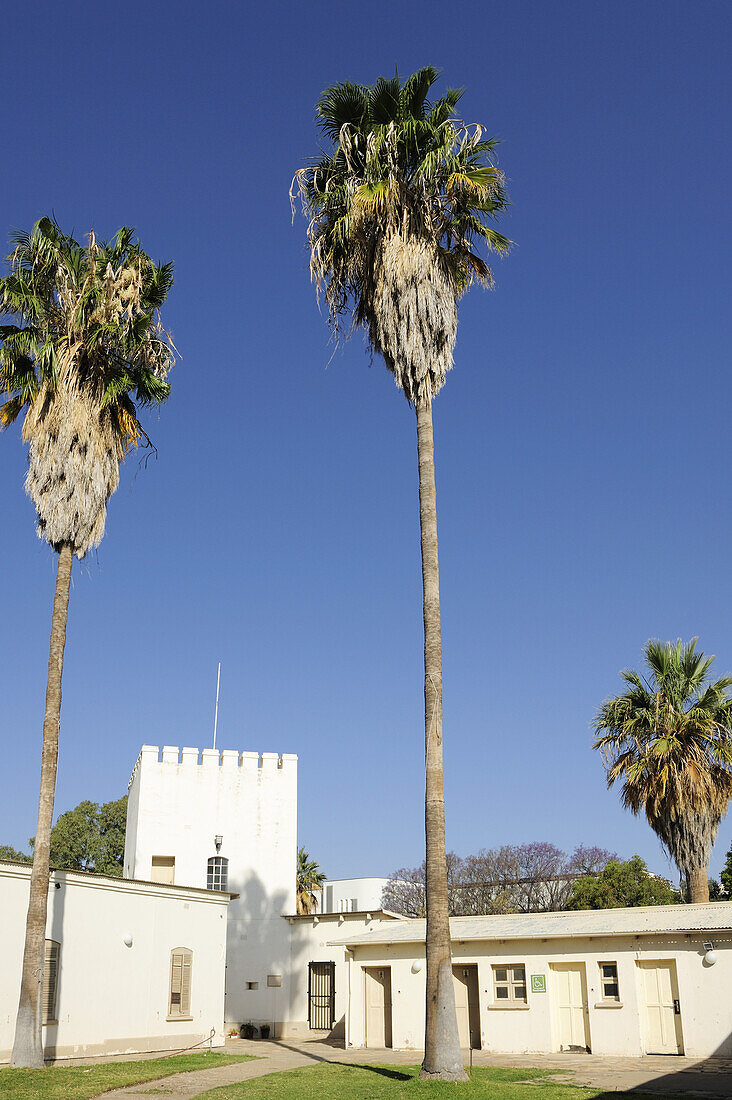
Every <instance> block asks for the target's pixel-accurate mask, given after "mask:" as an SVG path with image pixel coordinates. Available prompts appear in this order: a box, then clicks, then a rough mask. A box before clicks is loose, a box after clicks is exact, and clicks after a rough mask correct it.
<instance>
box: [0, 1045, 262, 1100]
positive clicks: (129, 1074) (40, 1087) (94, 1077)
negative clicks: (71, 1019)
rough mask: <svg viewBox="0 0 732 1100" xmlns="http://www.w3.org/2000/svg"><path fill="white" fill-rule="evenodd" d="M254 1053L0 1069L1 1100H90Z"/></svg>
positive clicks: (241, 1059)
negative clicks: (104, 1093)
mask: <svg viewBox="0 0 732 1100" xmlns="http://www.w3.org/2000/svg"><path fill="white" fill-rule="evenodd" d="M250 1058H252V1055H251V1054H219V1053H217V1052H216V1051H211V1053H210V1054H202V1053H196V1054H176V1055H174V1056H173V1057H170V1058H148V1059H146V1060H143V1061H136V1062H99V1063H97V1064H96V1065H92V1066H48V1067H47V1068H46V1069H10V1068H9V1067H7V1066H4V1067H2V1068H1V1069H0V1097H2V1100H89V1098H90V1097H92V1096H99V1095H100V1094H101V1093H103V1092H109V1091H110V1090H111V1089H120V1088H124V1086H125V1085H137V1084H142V1083H143V1082H145V1081H159V1080H161V1079H162V1078H164V1077H170V1075H171V1074H172V1073H187V1072H189V1071H190V1070H194V1069H215V1068H216V1066H227V1065H229V1064H230V1063H231V1062H247V1061H249V1059H250ZM148 1091H149V1093H150V1095H163V1094H164V1092H165V1086H164V1085H161V1086H160V1087H159V1088H151V1089H149V1090H148Z"/></svg>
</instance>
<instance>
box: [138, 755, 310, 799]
mask: <svg viewBox="0 0 732 1100" xmlns="http://www.w3.org/2000/svg"><path fill="white" fill-rule="evenodd" d="M168 764H173V765H176V766H181V767H183V768H184V769H187V768H203V769H206V770H207V771H211V770H214V769H221V771H223V772H231V771H233V770H234V769H239V770H240V774H241V773H251V774H252V775H255V774H260V773H263V774H271V773H275V772H280V773H283V774H291V773H292V772H293V771H294V772H295V774H296V773H297V755H296V754H295V753H287V752H286V753H282V754H280V753H277V752H262V753H259V752H252V751H242V750H240V749H223V750H221V751H219V749H197V748H189V747H184V748H182V749H179V748H178V746H177V745H163V747H162V749H161V748H160V747H159V746H158V745H143V746H142V748H141V749H140V754H139V756H138V757H137V760H136V762H135V766H134V768H133V769H132V775H131V776H130V781H129V783H128V785H127V788H128V790H129V788H130V787H131V786H132V784H133V782H134V780H135V777H136V775H137V774H138V772H139V771H140V769H141V768H143V767H148V766H149V765H159V766H161V767H164V766H165V765H168Z"/></svg>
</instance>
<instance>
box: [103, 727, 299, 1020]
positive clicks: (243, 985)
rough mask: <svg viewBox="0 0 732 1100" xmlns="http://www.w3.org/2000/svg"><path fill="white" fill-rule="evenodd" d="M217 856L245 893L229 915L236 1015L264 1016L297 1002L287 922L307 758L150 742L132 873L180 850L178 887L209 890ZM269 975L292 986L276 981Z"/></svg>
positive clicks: (141, 762)
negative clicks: (276, 1003) (292, 998)
mask: <svg viewBox="0 0 732 1100" xmlns="http://www.w3.org/2000/svg"><path fill="white" fill-rule="evenodd" d="M216 836H220V837H222V842H221V847H220V850H219V851H218V852H217V850H216V846H215V843H214V838H215V837H216ZM217 854H218V855H220V856H223V857H225V858H226V859H228V861H229V865H228V888H229V890H231V891H233V892H234V893H237V894H238V895H239V897H238V898H235V899H232V901H231V904H230V906H229V915H228V923H229V929H228V937H227V970H226V1020H227V1022H228V1023H231V1024H241V1023H246V1022H247V1021H248V1020H252V1021H254V1020H262V1021H264V1020H267V1019H268V1017H269V1015H270V1013H271V1011H272V1005H273V1000H275V999H276V998H277V997H281V998H282V999H284V1001H285V1003H286V1002H287V1000H288V999H289V957H290V945H289V926H288V925H287V923H286V922H285V921H283V920H282V919H281V918H282V915H283V914H289V913H293V912H294V911H295V876H296V863H297V757H296V756H292V755H287V754H286V755H284V756H279V755H278V754H277V753H263V754H262V755H261V756H260V754H259V753H256V752H243V753H240V752H239V751H238V750H224V751H223V752H221V753H220V752H218V751H217V750H213V749H204V750H203V751H202V752H199V750H198V749H196V748H184V749H182V750H180V751H179V750H178V748H177V747H170V746H166V747H164V748H163V750H162V753H161V752H160V751H159V749H158V748H157V746H151V745H143V747H142V751H141V752H140V756H139V757H138V760H137V763H136V765H135V768H134V770H133V773H132V778H131V780H130V798H129V803H128V811H127V842H126V845H125V876H131V877H136V878H150V876H151V874H152V858H153V856H173V857H175V882H176V884H179V885H185V886H199V887H205V886H206V870H207V864H208V860H209V858H210V857H212V856H216V855H217ZM268 975H277V976H280V977H281V980H282V986H281V987H271V986H268V985H267V977H268ZM250 982H256V983H257V988H256V989H248V988H247V984H248V983H250ZM274 988H277V993H276V994H275V993H274V992H273V989H274Z"/></svg>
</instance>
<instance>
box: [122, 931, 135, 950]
mask: <svg viewBox="0 0 732 1100" xmlns="http://www.w3.org/2000/svg"><path fill="white" fill-rule="evenodd" d="M122 943H123V944H124V945H125V947H132V944H133V939H132V933H130V932H128V933H127V935H126V936H125V937H124V938H123V940H122Z"/></svg>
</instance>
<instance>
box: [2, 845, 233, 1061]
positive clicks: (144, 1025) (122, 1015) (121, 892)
mask: <svg viewBox="0 0 732 1100" xmlns="http://www.w3.org/2000/svg"><path fill="white" fill-rule="evenodd" d="M29 882H30V866H27V865H21V864H14V863H4V862H0V913H1V914H2V933H3V935H2V964H1V965H0V1061H8V1060H9V1058H10V1052H11V1050H12V1045H13V1035H14V1031H15V1016H16V1012H17V1009H18V996H19V990H20V974H21V966H22V959H23V941H24V936H25V918H26V911H27V908H28V887H29ZM227 903H228V895H224V894H212V893H209V892H198V891H195V890H185V889H180V888H178V887H169V886H154V885H150V884H147V883H140V882H131V881H125V880H123V879H113V878H109V877H106V876H102V875H87V874H83V873H81V872H73V871H56V872H54V873H53V874H52V875H51V882H50V889H49V907H48V922H47V931H46V936H47V938H48V939H53V940H56V941H58V942H59V943H60V945H61V952H60V960H59V978H58V996H57V1017H58V1023H57V1024H54V1025H49V1026H48V1027H44V1029H43V1040H44V1045H45V1049H46V1056H47V1057H58V1058H66V1057H76V1056H83V1055H96V1054H127V1053H135V1052H138V1051H149V1050H177V1049H180V1048H182V1047H187V1046H190V1045H191V1044H193V1043H198V1042H200V1041H201V1040H202V1039H206V1038H207V1037H208V1035H209V1033H210V1031H211V1030H212V1029H214V1031H215V1035H214V1039H213V1045H214V1046H220V1045H221V1044H222V1043H223V1042H224V1003H223V983H224V960H225V948H226V909H227ZM128 935H130V936H132V941H133V942H132V946H131V947H127V946H126V945H125V943H124V939H125V937H126V936H128ZM176 947H187V948H190V949H191V950H192V951H193V967H192V995H191V1016H192V1019H191V1020H188V1021H185V1020H176V1021H169V1020H167V1019H166V1017H167V1014H168V994H169V982H170V952H171V951H172V950H173V949H174V948H176Z"/></svg>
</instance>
